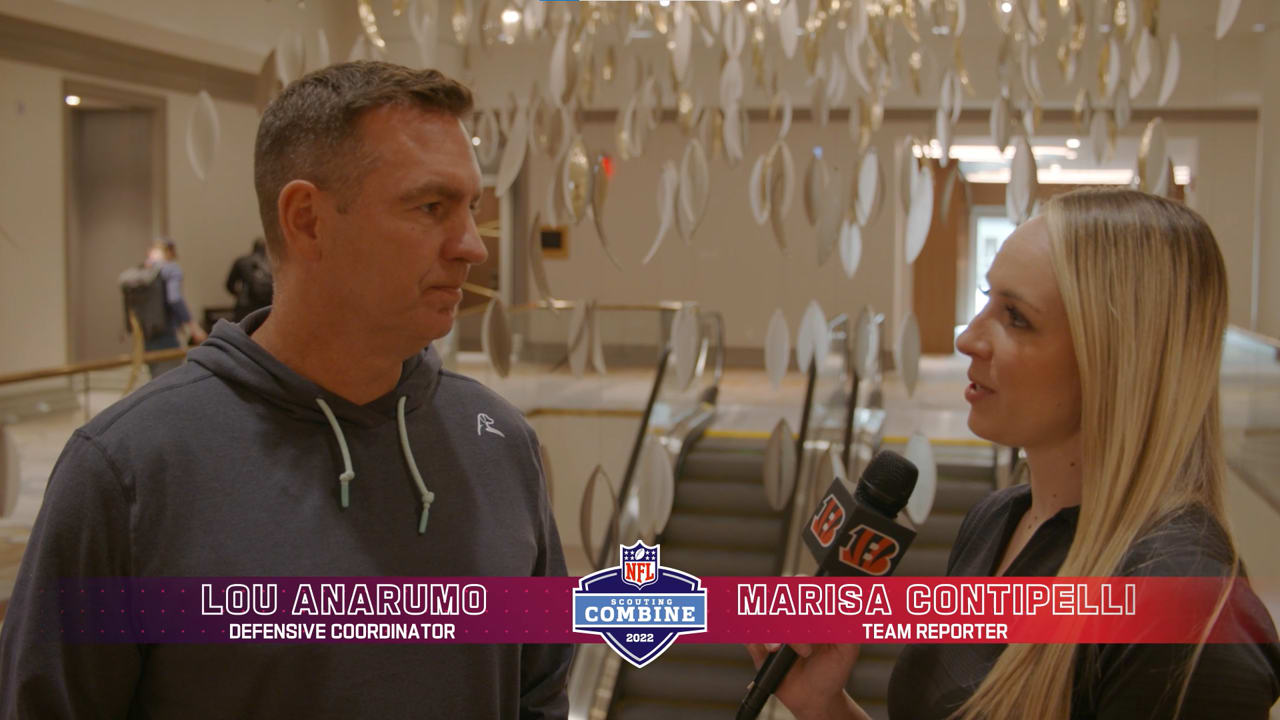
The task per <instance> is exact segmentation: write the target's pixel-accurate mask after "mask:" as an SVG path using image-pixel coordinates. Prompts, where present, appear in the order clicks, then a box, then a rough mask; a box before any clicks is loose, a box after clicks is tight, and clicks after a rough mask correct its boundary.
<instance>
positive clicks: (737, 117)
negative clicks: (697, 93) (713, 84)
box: [720, 104, 747, 165]
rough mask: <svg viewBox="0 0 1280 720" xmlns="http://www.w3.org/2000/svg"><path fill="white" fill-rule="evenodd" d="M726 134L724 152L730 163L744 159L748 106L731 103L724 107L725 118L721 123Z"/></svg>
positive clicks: (722, 130) (722, 131)
mask: <svg viewBox="0 0 1280 720" xmlns="http://www.w3.org/2000/svg"><path fill="white" fill-rule="evenodd" d="M720 130H721V134H722V135H723V136H724V153H725V157H726V158H727V159H728V160H729V164H730V165H734V164H736V163H737V162H738V161H739V160H742V158H743V154H744V152H745V150H744V149H745V148H746V146H747V112H746V108H743V107H741V106H739V105H736V104H735V105H731V106H730V107H727V108H725V109H724V120H723V124H722V125H721V128H720Z"/></svg>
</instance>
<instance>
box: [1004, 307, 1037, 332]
mask: <svg viewBox="0 0 1280 720" xmlns="http://www.w3.org/2000/svg"><path fill="white" fill-rule="evenodd" d="M1004 309H1005V310H1006V311H1007V312H1008V313H1009V324H1010V325H1013V326H1014V327H1016V328H1028V327H1031V324H1030V323H1028V322H1027V318H1026V317H1024V316H1023V315H1022V313H1020V312H1018V308H1016V307H1014V306H1013V305H1005V306H1004Z"/></svg>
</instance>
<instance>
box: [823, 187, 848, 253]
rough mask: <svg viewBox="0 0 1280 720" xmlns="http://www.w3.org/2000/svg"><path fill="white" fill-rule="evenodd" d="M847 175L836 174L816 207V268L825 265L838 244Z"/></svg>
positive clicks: (846, 188) (846, 195)
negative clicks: (826, 192) (827, 192)
mask: <svg viewBox="0 0 1280 720" xmlns="http://www.w3.org/2000/svg"><path fill="white" fill-rule="evenodd" d="M847 178H848V173H837V175H836V177H834V178H833V179H832V180H831V182H830V183H829V185H830V186H831V190H830V191H829V194H828V196H827V197H825V198H824V199H823V200H822V201H821V202H819V203H817V205H818V208H817V210H818V266H819V267H821V266H823V265H826V264H827V261H828V260H830V259H831V256H832V255H833V254H835V250H836V245H838V244H840V221H841V220H842V219H843V218H844V214H845V208H844V206H843V204H842V203H841V200H842V199H843V198H846V197H848V196H849V187H848V185H847V182H848V179H847Z"/></svg>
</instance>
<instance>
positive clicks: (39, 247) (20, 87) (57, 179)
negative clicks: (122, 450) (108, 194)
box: [0, 60, 67, 373]
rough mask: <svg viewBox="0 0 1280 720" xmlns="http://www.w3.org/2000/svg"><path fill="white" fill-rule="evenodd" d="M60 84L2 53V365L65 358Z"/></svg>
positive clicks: (11, 367) (19, 366) (7, 368)
mask: <svg viewBox="0 0 1280 720" xmlns="http://www.w3.org/2000/svg"><path fill="white" fill-rule="evenodd" d="M60 84H61V79H60V73H58V72H55V71H51V70H46V69H43V68H38V67H32V66H27V65H19V64H17V63H11V62H7V61H4V60H0V227H3V228H4V229H5V231H7V232H6V235H7V237H3V238H0V339H2V340H0V373H3V372H12V371H15V370H25V369H29V368H35V367H44V366H48V365H57V364H60V363H63V362H65V361H66V343H67V338H66V335H67V326H66V317H67V312H66V289H65V280H64V270H65V264H66V262H65V257H66V256H65V252H66V251H65V247H64V234H63V226H64V220H63V206H64V201H63V169H62V119H61V118H62V94H61V93H60V92H59V86H60ZM20 340H21V341H20Z"/></svg>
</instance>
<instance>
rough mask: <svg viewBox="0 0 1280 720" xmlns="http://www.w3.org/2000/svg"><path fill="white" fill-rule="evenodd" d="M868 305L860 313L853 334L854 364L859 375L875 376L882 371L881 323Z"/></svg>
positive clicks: (865, 376)
mask: <svg viewBox="0 0 1280 720" xmlns="http://www.w3.org/2000/svg"><path fill="white" fill-rule="evenodd" d="M878 318H879V316H877V314H876V311H875V310H874V309H873V308H872V307H871V306H870V305H867V306H865V307H863V308H862V312H860V313H858V321H857V323H856V324H855V329H854V336H853V366H854V368H855V369H856V370H857V372H858V377H861V378H873V377H875V376H876V375H877V374H878V373H879V372H880V323H879V321H878Z"/></svg>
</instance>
